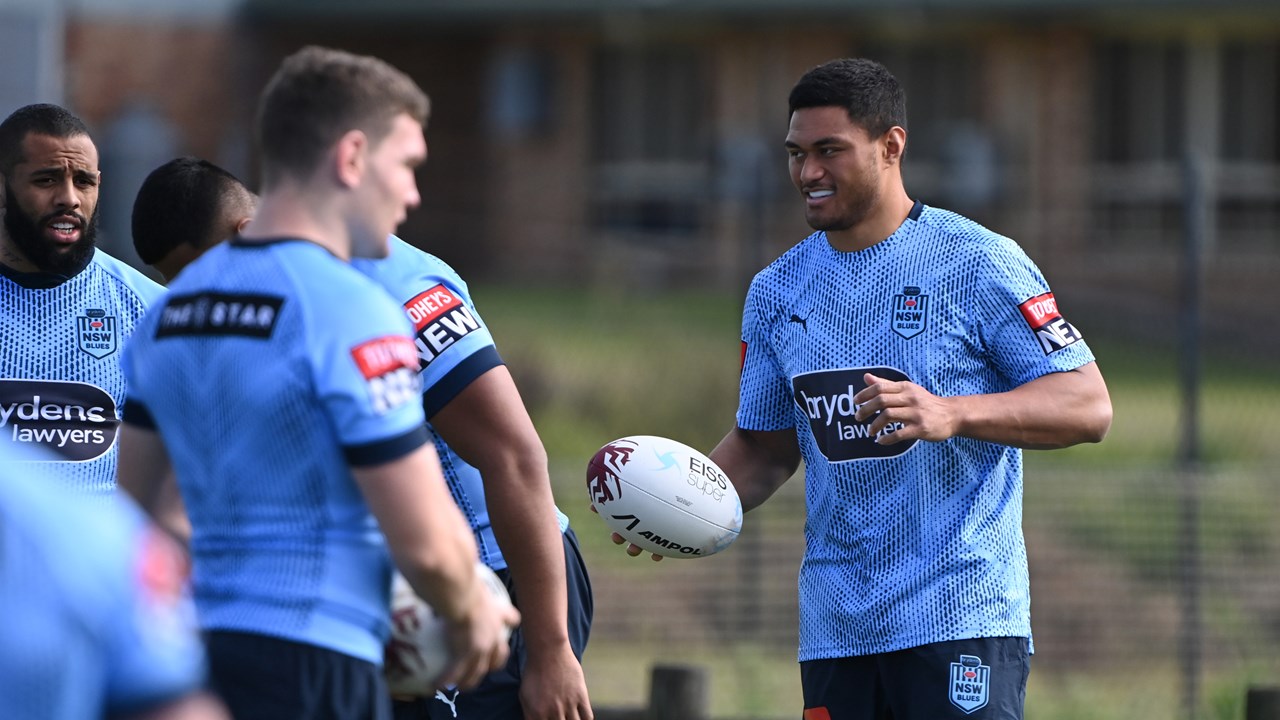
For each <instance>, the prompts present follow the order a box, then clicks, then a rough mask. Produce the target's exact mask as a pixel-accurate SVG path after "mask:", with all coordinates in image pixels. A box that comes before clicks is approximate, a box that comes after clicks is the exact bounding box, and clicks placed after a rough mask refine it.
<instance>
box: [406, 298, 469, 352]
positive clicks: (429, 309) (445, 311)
mask: <svg viewBox="0 0 1280 720" xmlns="http://www.w3.org/2000/svg"><path fill="white" fill-rule="evenodd" d="M404 310H405V312H406V313H408V314H409V319H410V320H412V321H413V327H414V328H415V329H416V330H417V337H416V338H414V345H416V346H417V348H418V361H419V362H420V363H421V364H422V368H423V369H425V368H426V367H427V366H428V365H430V364H431V361H432V360H435V359H436V358H437V357H439V356H440V353H442V352H444V351H445V350H446V349H448V348H449V346H450V345H453V344H454V343H456V342H458V341H459V340H461V339H462V338H464V337H466V336H467V335H469V334H471V333H472V332H474V331H476V330H479V329H480V321H479V320H476V317H475V315H473V314H472V313H471V309H470V308H468V307H467V306H466V304H465V303H463V302H462V300H461V299H460V298H459V297H458V296H457V295H454V294H453V292H452V291H451V290H449V288H447V287H445V286H444V285H436V286H435V287H433V288H431V289H429V290H426V291H424V292H421V293H418V294H417V295H415V296H414V298H413V299H412V300H410V301H409V302H407V303H405V304H404Z"/></svg>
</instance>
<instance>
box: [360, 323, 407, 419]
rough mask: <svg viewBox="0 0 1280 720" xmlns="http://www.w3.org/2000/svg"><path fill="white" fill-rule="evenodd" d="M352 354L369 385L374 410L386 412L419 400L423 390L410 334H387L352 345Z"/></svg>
mask: <svg viewBox="0 0 1280 720" xmlns="http://www.w3.org/2000/svg"><path fill="white" fill-rule="evenodd" d="M351 357H352V358H353V359H354V360H355V361H356V367H357V368H359V369H360V375H361V376H362V377H364V379H365V382H367V383H368V385H369V396H370V398H371V399H372V400H373V410H374V412H376V413H378V414H379V415H383V414H385V413H387V412H388V411H390V410H393V409H395V408H397V407H399V406H401V405H403V404H405V403H407V402H410V401H412V400H415V399H416V398H417V397H418V393H419V392H420V391H421V381H420V380H419V379H418V358H417V356H416V355H415V353H414V349H413V343H412V342H410V341H409V338H407V337H401V336H399V335H387V336H386V337H380V338H375V339H373V340H369V341H368V342H363V343H360V344H359V345H357V346H355V347H353V348H351Z"/></svg>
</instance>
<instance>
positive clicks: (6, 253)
mask: <svg viewBox="0 0 1280 720" xmlns="http://www.w3.org/2000/svg"><path fill="white" fill-rule="evenodd" d="M0 212H3V211H2V210H0ZM0 263H4V265H5V267H8V268H9V269H10V270H16V271H18V272H23V273H31V272H37V271H39V270H40V268H38V267H36V266H35V264H34V263H32V262H31V261H30V260H28V259H27V256H26V255H23V254H22V253H21V252H20V251H19V250H18V248H16V247H14V245H13V241H12V240H10V239H9V233H7V232H5V231H4V229H3V228H0Z"/></svg>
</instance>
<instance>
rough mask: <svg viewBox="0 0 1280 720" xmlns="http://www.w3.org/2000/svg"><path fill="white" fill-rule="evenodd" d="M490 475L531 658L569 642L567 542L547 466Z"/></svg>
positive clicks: (494, 512)
mask: <svg viewBox="0 0 1280 720" xmlns="http://www.w3.org/2000/svg"><path fill="white" fill-rule="evenodd" d="M533 465H534V466H533V467H526V468H525V469H524V470H520V469H518V468H517V467H512V469H511V470H509V471H508V473H509V475H508V476H506V477H494V476H493V474H492V472H491V473H490V474H489V475H485V480H486V482H485V490H486V492H485V496H486V501H487V503H488V506H489V519H490V521H491V522H492V524H493V532H494V535H495V536H496V537H497V539H498V546H499V547H500V548H501V549H502V555H503V557H504V558H506V561H507V570H508V571H509V572H510V573H511V578H512V581H513V582H514V584H515V587H516V588H517V592H518V595H519V599H520V613H521V616H522V623H521V627H522V630H521V632H522V633H523V634H524V639H525V645H526V647H527V649H528V651H529V653H530V655H532V656H537V655H539V654H540V653H542V652H544V651H545V652H555V651H559V650H562V649H563V648H564V647H565V646H567V644H568V642H569V630H568V620H567V617H568V602H569V601H568V595H567V592H568V591H567V589H566V587H565V583H566V581H565V567H564V562H565V560H564V541H563V539H562V538H561V535H560V526H559V523H558V522H557V520H556V513H555V502H554V499H553V497H552V494H551V485H550V481H549V479H548V477H547V472H546V466H545V464H544V465H542V466H541V469H539V468H538V467H537V463H536V462H534V464H533Z"/></svg>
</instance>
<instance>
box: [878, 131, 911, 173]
mask: <svg viewBox="0 0 1280 720" xmlns="http://www.w3.org/2000/svg"><path fill="white" fill-rule="evenodd" d="M881 142H882V144H883V158H884V161H885V164H886V165H897V164H898V163H901V162H902V155H903V153H905V152H906V151H907V131H906V129H905V128H903V127H902V126H900V125H894V126H893V127H891V128H889V129H888V130H887V131H885V134H884V137H882V138H881Z"/></svg>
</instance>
